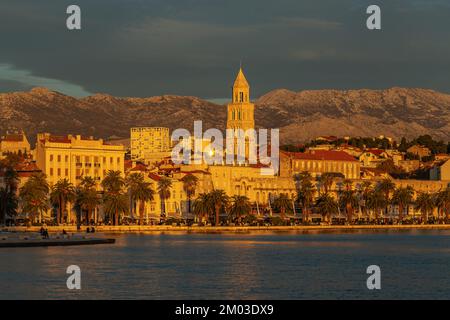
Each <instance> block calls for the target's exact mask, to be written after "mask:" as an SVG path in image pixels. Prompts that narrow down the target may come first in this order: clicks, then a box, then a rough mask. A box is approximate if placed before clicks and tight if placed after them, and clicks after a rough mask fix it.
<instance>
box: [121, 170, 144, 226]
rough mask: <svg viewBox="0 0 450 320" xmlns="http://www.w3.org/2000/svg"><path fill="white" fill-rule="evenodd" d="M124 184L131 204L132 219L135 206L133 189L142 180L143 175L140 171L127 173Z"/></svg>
mask: <svg viewBox="0 0 450 320" xmlns="http://www.w3.org/2000/svg"><path fill="white" fill-rule="evenodd" d="M125 182H126V185H127V187H128V193H129V196H130V202H131V206H130V209H131V210H130V211H131V216H132V217H133V219H134V213H135V209H136V208H135V207H136V197H135V195H134V191H135V190H136V189H137V188H138V186H139V184H140V183H143V182H144V175H143V174H142V173H140V172H133V173H131V174H129V175H128V176H127V178H126V179H125Z"/></svg>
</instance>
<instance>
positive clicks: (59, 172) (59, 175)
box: [58, 168, 61, 177]
mask: <svg viewBox="0 0 450 320" xmlns="http://www.w3.org/2000/svg"><path fill="white" fill-rule="evenodd" d="M58 177H61V169H60V168H58Z"/></svg>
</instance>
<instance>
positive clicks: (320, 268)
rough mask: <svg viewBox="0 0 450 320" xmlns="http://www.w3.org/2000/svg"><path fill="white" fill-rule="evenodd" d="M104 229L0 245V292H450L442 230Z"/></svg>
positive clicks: (358, 295) (179, 295) (310, 295)
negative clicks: (77, 271)
mask: <svg viewBox="0 0 450 320" xmlns="http://www.w3.org/2000/svg"><path fill="white" fill-rule="evenodd" d="M97 236H100V235H97ZM102 236H106V237H115V238H116V239H117V242H116V244H114V245H97V246H80V247H59V248H58V247H53V248H7V249H0V298H1V299H374V298H375V299H450V231H407V232H392V231H389V232H374V233H367V232H365V233H362V232H356V233H327V234H323V233H322V234H311V233H308V234H306V233H252V234H176V233H161V234H127V235H121V234H116V235H102ZM72 264H75V265H78V266H80V268H81V272H82V275H81V282H82V289H81V290H79V291H76V290H68V289H67V287H66V280H67V277H68V275H67V274H66V268H67V266H69V265H72ZM374 264H375V265H378V266H380V268H381V272H382V276H381V286H382V289H381V290H380V291H377V292H374V291H369V290H368V289H367V287H366V279H367V277H368V275H367V274H366V268H367V266H369V265H374Z"/></svg>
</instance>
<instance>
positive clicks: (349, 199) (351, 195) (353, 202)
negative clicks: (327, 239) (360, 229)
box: [339, 180, 359, 223]
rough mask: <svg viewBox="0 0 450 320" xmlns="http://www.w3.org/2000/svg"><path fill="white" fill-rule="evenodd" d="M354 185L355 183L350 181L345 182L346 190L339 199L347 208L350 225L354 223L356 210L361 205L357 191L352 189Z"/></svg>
mask: <svg viewBox="0 0 450 320" xmlns="http://www.w3.org/2000/svg"><path fill="white" fill-rule="evenodd" d="M352 184H353V182H351V181H350V180H344V185H345V190H344V191H342V193H341V195H340V199H339V200H340V202H341V204H342V206H343V207H344V208H345V213H346V214H347V222H348V223H352V221H353V212H354V209H355V207H357V206H358V205H359V199H358V196H357V195H356V192H355V190H353V188H352Z"/></svg>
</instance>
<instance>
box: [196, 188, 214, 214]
mask: <svg viewBox="0 0 450 320" xmlns="http://www.w3.org/2000/svg"><path fill="white" fill-rule="evenodd" d="M192 209H193V212H194V214H195V215H196V216H197V217H199V218H200V219H199V220H200V221H202V218H203V217H207V218H208V220H209V214H210V213H211V212H213V211H214V208H212V207H211V201H210V200H209V193H201V194H199V196H198V197H197V199H195V201H194V203H193V206H192Z"/></svg>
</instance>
